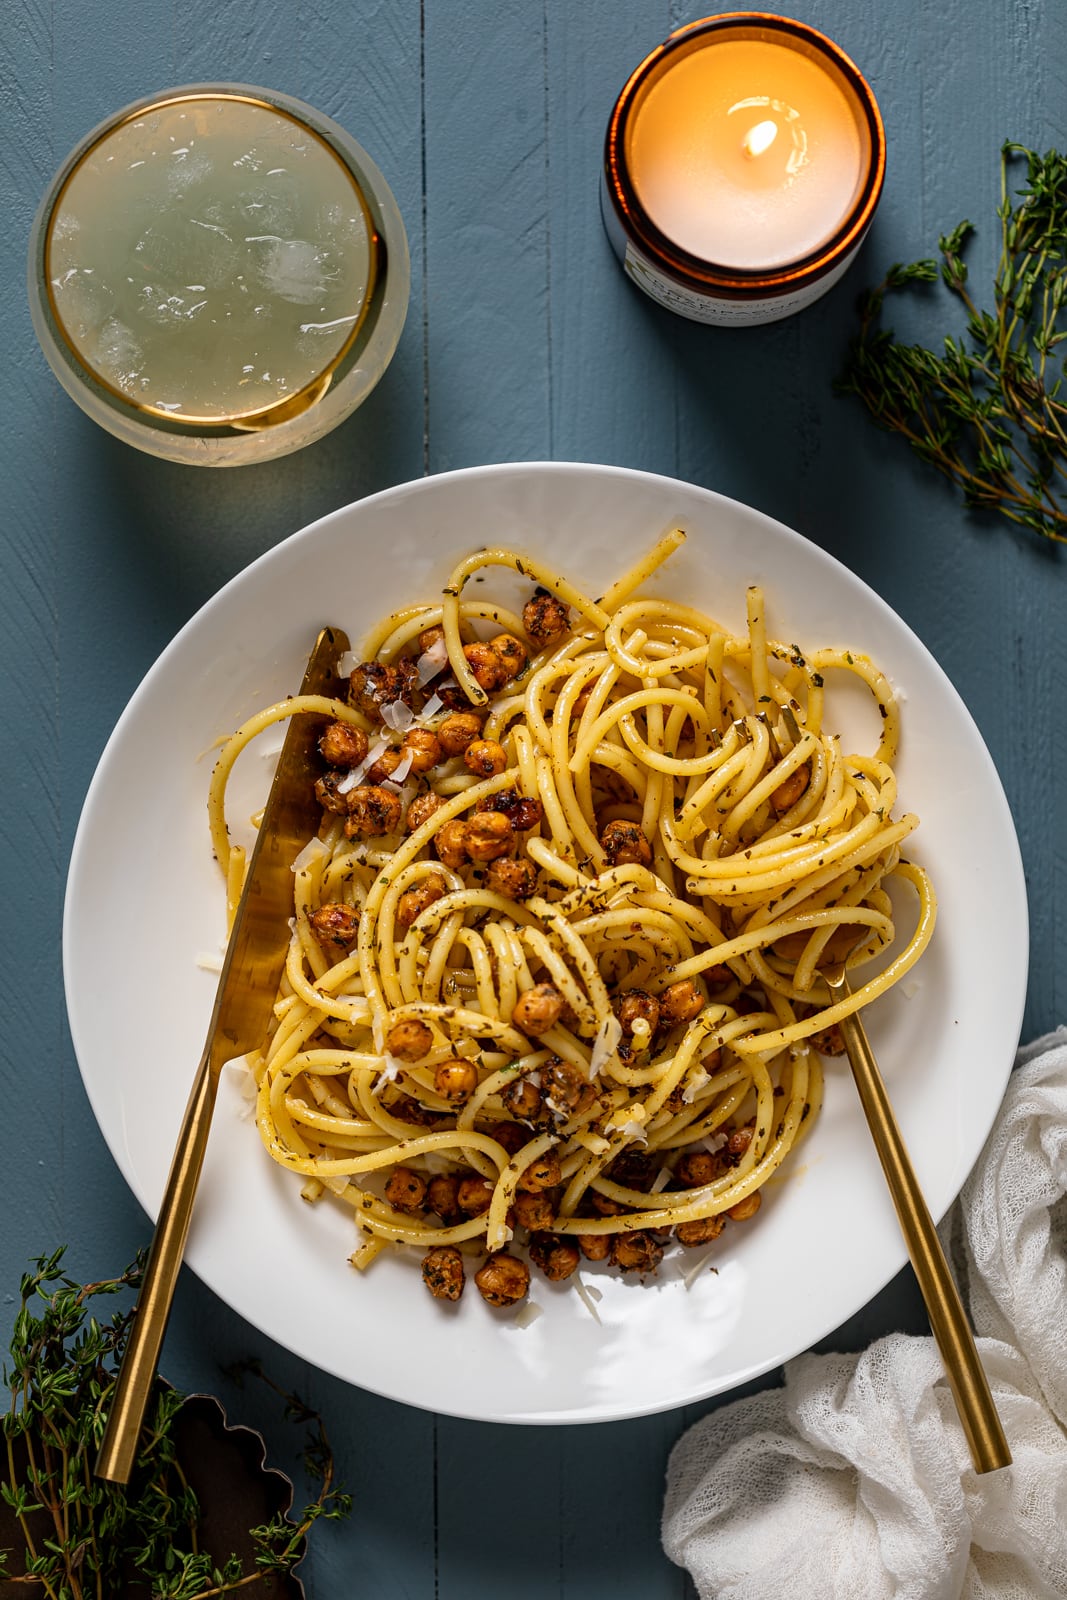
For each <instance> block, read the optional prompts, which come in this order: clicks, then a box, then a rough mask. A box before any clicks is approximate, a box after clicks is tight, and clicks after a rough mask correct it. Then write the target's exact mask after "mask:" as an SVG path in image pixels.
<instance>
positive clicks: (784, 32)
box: [601, 11, 886, 324]
mask: <svg viewBox="0 0 1067 1600" xmlns="http://www.w3.org/2000/svg"><path fill="white" fill-rule="evenodd" d="M885 154H886V150H885V131H884V127H883V124H882V118H881V115H880V113H879V110H878V105H877V102H876V101H875V98H874V95H873V94H872V92H871V90H870V87H869V86H868V84H867V83H866V81H865V79H864V78H863V76H862V74H861V73H860V72H859V70H858V69H857V68H856V66H855V65H854V64H853V62H852V61H850V60H849V58H848V56H846V55H845V53H844V52H843V51H842V50H840V49H839V48H838V47H837V45H835V44H833V43H832V42H831V41H830V40H829V39H827V38H825V37H824V36H823V35H822V34H821V33H819V32H817V31H816V29H814V28H810V27H808V26H807V25H806V24H804V23H801V22H795V21H793V20H791V19H790V18H787V17H779V16H774V15H770V14H767V13H764V12H754V11H753V12H734V13H729V14H726V15H722V16H714V17H705V18H704V19H703V20H702V21H699V22H694V23H692V24H691V25H690V26H688V27H685V28H682V29H680V30H679V31H678V32H676V33H674V34H672V35H671V37H670V38H669V39H668V40H667V41H666V42H665V43H664V44H662V45H660V46H659V47H658V49H656V50H654V51H653V52H652V54H651V55H649V56H648V57H646V59H645V60H644V61H642V62H641V64H640V66H639V67H638V68H637V69H636V71H635V72H634V73H633V74H632V75H631V77H630V78H629V80H628V81H627V83H626V84H625V86H624V87H623V90H622V93H621V94H620V95H619V98H618V100H617V102H616V104H615V108H614V111H613V112H612V116H611V121H610V123H609V125H608V132H607V141H606V147H605V155H604V171H603V182H602V188H601V203H602V212H603V217H604V224H605V227H606V229H607V232H608V236H609V238H610V240H611V242H612V245H613V246H614V248H615V251H616V253H617V255H618V256H619V258H620V260H621V261H622V263H623V267H624V269H625V271H626V273H627V274H628V276H629V277H630V278H632V280H633V281H634V282H635V283H636V284H637V285H638V286H639V287H640V288H641V289H643V290H644V292H645V293H646V294H648V295H650V296H651V297H652V299H654V300H656V301H657V302H658V303H659V304H660V305H663V306H665V307H666V308H667V309H668V310H671V311H675V312H677V313H678V314H679V315H681V316H684V317H689V318H691V319H693V320H694V321H697V322H712V323H733V324H745V323H749V324H751V323H759V322H772V321H776V320H777V319H779V318H781V317H787V316H790V315H792V313H793V312H796V311H800V310H802V309H803V307H805V306H807V305H810V304H811V302H812V301H813V300H816V299H818V298H819V296H820V295H823V294H825V293H826V291H827V290H828V289H829V288H831V286H832V285H833V284H834V283H836V282H837V281H838V279H839V278H840V277H841V276H842V274H843V273H844V272H845V271H846V270H847V268H848V265H849V263H850V262H851V260H852V259H853V257H854V256H855V254H856V251H857V250H858V249H859V246H860V244H861V242H862V240H863V237H864V235H865V234H866V232H867V229H868V227H869V226H870V222H871V218H872V217H873V215H874V210H875V207H876V206H877V204H878V198H879V195H880V194H881V190H882V184H883V181H884V177H885Z"/></svg>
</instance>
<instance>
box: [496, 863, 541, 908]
mask: <svg viewBox="0 0 1067 1600" xmlns="http://www.w3.org/2000/svg"><path fill="white" fill-rule="evenodd" d="M485 884H486V888H487V889H492V891H493V893H494V894H502V895H503V896H504V898H505V900H519V901H522V900H529V898H530V896H531V895H533V894H536V893H537V868H536V867H535V866H534V864H533V862H532V861H527V860H525V859H524V860H515V859H514V858H513V857H512V856H500V857H499V858H498V859H497V860H496V861H493V862H491V863H490V867H489V871H488V872H487V873H486V875H485Z"/></svg>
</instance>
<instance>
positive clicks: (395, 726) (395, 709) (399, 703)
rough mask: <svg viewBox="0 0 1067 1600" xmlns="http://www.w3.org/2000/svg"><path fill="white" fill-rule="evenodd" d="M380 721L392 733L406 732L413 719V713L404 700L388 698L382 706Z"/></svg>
mask: <svg viewBox="0 0 1067 1600" xmlns="http://www.w3.org/2000/svg"><path fill="white" fill-rule="evenodd" d="M382 721H383V722H384V723H385V726H386V727H387V728H392V730H393V732H394V733H407V731H408V729H409V728H410V727H411V726H412V724H413V723H414V721H415V713H414V711H412V709H411V707H410V706H409V705H408V703H407V701H406V700H390V701H388V702H387V703H386V704H385V705H384V706H383V707H382Z"/></svg>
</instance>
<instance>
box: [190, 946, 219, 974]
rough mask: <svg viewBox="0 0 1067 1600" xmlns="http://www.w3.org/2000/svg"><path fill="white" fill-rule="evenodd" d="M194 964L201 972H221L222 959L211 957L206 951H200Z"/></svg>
mask: <svg viewBox="0 0 1067 1600" xmlns="http://www.w3.org/2000/svg"><path fill="white" fill-rule="evenodd" d="M196 964H197V966H198V967H199V968H200V970H201V971H202V972H221V971H222V957H221V956H213V955H212V954H211V952H210V951H208V950H201V951H200V953H199V955H198V956H197V958H196Z"/></svg>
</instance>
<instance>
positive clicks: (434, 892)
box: [396, 872, 448, 932]
mask: <svg viewBox="0 0 1067 1600" xmlns="http://www.w3.org/2000/svg"><path fill="white" fill-rule="evenodd" d="M447 890H448V885H447V884H446V883H445V880H444V879H443V878H442V877H441V876H440V875H439V874H438V873H436V872H432V873H430V875H429V877H426V878H421V879H420V880H419V882H418V883H417V884H416V885H415V887H414V888H413V889H405V890H404V893H403V894H402V895H401V896H400V898H399V900H398V901H397V903H396V922H397V927H398V928H403V929H404V931H405V932H406V931H407V929H408V928H410V927H411V924H412V923H413V922H414V921H415V918H416V917H419V916H421V915H422V913H423V912H424V911H425V910H426V907H427V906H432V905H433V904H434V902H435V901H437V900H440V898H441V896H442V895H443V894H445V893H446V892H447Z"/></svg>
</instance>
